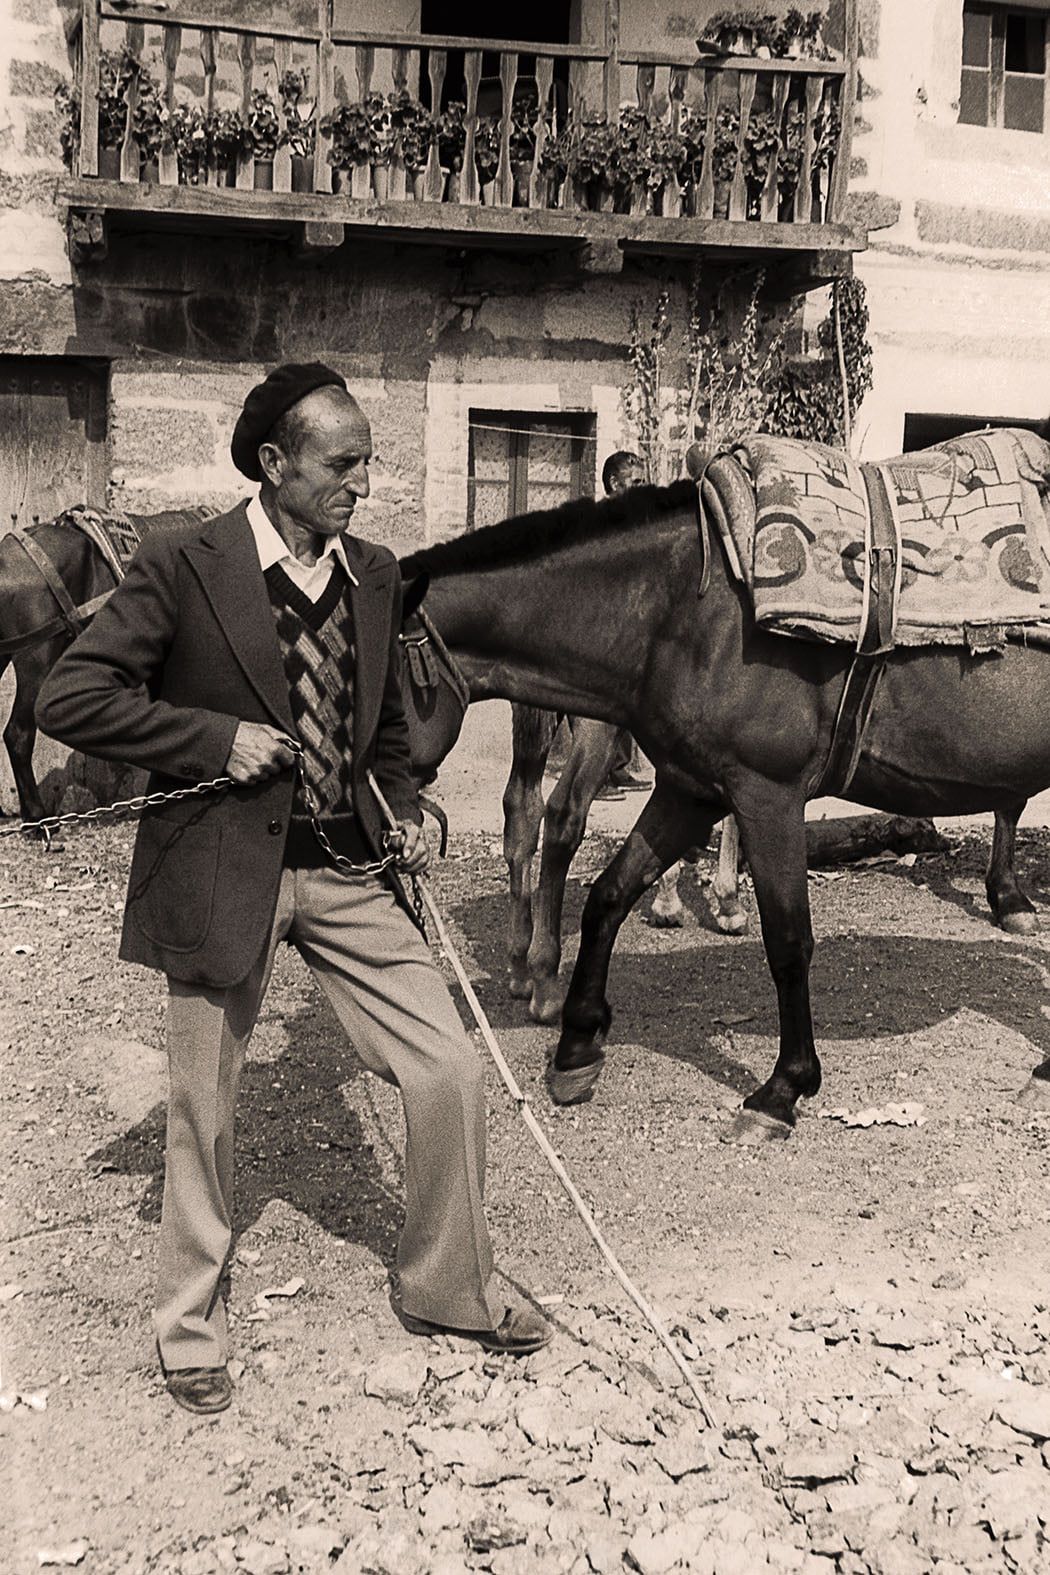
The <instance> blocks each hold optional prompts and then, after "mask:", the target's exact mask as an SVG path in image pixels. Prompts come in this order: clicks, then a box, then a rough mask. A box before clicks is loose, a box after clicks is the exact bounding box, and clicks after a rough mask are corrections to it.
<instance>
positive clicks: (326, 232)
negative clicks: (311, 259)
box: [301, 219, 346, 252]
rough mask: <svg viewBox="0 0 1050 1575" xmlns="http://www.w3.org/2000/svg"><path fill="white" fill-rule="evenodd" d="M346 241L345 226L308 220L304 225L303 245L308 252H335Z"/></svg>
mask: <svg viewBox="0 0 1050 1575" xmlns="http://www.w3.org/2000/svg"><path fill="white" fill-rule="evenodd" d="M345 239H346V226H345V224H338V223H328V222H326V221H324V220H318V219H307V221H306V223H305V224H304V225H303V232H302V236H301V244H302V249H303V251H306V252H334V251H337V250H338V249H339V247H340V246H342V244H343V241H344V240H345Z"/></svg>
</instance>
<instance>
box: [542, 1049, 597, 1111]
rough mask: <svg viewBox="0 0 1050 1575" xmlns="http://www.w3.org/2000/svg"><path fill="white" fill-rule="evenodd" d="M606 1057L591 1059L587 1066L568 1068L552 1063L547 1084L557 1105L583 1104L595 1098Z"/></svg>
mask: <svg viewBox="0 0 1050 1575" xmlns="http://www.w3.org/2000/svg"><path fill="white" fill-rule="evenodd" d="M604 1065H605V1057H604V1056H599V1057H598V1059H597V1061H589V1062H588V1063H587V1065H586V1066H573V1067H569V1068H567V1069H566V1070H563V1069H562V1068H561V1067H557V1066H554V1065H553V1064H552V1066H551V1069H550V1072H549V1073H548V1077H547V1086H548V1087H549V1089H550V1092H551V1098H552V1099H553V1100H554V1103H555V1104H556V1105H583V1104H586V1103H587V1101H588V1099H593V1097H594V1090H595V1089H596V1088H597V1086H598V1079H599V1078H600V1077H601V1075H602V1067H603V1066H604Z"/></svg>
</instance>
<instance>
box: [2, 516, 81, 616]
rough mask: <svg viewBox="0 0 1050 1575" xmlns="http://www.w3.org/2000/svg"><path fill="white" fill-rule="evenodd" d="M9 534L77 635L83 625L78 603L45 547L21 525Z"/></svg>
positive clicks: (16, 526) (13, 528)
mask: <svg viewBox="0 0 1050 1575" xmlns="http://www.w3.org/2000/svg"><path fill="white" fill-rule="evenodd" d="M9 534H10V535H12V536H13V537H14V538H15V540H16V541H17V542H18V545H19V546H20V547H21V548H22V550H23V552H25V554H26V555H27V557H28V558H29V559H30V561H31V562H32V564H33V566H34V568H36V570H37V571H38V573H39V574H40V575H41V577H42V578H43V580H44V581H45V583H46V585H47V588H48V590H49V591H50V592H51V594H52V596H53V597H54V598H55V601H56V602H57V603H58V608H59V612H60V614H61V618H62V622H63V623H64V624H65V626H66V628H67V629H68V630H69V633H70V634H71V635H75V634H77V633H78V632H79V630H80V627H81V623H80V619H79V617H78V615H77V607H76V603H75V602H74V600H73V598H72V597H71V596H70V594H69V592H68V591H67V590H66V587H65V585H64V584H63V583H62V576H61V575H60V574H59V572H58V570H57V569H56V568H55V565H54V564H53V563H52V561H51V559H50V558H49V557H48V555H47V553H46V552H45V551H44V549H43V547H41V546H40V545H39V543H38V542H35V541H34V540H33V538H32V536H30V534H29V532H28V531H27V530H25V529H23V527H22V526H21V525H14V526H12V528H11V531H10V533H9Z"/></svg>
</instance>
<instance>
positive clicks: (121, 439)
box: [110, 405, 216, 478]
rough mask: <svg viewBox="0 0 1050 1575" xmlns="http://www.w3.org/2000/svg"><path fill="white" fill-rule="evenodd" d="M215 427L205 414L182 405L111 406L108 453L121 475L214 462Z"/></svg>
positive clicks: (151, 474) (142, 474)
mask: <svg viewBox="0 0 1050 1575" xmlns="http://www.w3.org/2000/svg"><path fill="white" fill-rule="evenodd" d="M215 451H216V429H215V423H214V421H213V420H212V419H211V418H210V417H209V416H208V415H206V414H204V413H202V412H201V411H197V410H187V409H185V408H183V409H179V408H175V407H172V408H169V409H166V410H165V409H158V408H153V407H141V406H135V405H131V406H119V405H117V406H115V407H114V409H113V412H112V427H111V446H110V453H111V456H112V463H113V468H114V471H121V472H123V474H124V477H125V478H135V477H143V478H145V477H157V476H161V475H164V474H166V473H168V472H171V471H173V470H175V469H176V468H177V467H180V466H192V467H194V468H200V469H204V468H205V467H207V466H210V465H212V464H214V462H215V457H216V452H215Z"/></svg>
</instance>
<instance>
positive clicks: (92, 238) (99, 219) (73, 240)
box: [66, 208, 106, 268]
mask: <svg viewBox="0 0 1050 1575" xmlns="http://www.w3.org/2000/svg"><path fill="white" fill-rule="evenodd" d="M66 246H67V248H68V251H69V260H70V262H71V263H72V264H73V266H74V267H75V268H76V267H79V266H80V265H81V264H82V263H87V262H102V260H103V259H104V258H105V255H106V215H105V213H104V212H103V211H102V210H101V209H100V208H71V209H70V210H69V213H68V215H67V218H66Z"/></svg>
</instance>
